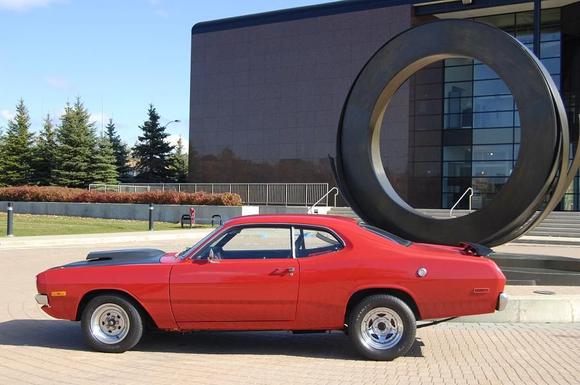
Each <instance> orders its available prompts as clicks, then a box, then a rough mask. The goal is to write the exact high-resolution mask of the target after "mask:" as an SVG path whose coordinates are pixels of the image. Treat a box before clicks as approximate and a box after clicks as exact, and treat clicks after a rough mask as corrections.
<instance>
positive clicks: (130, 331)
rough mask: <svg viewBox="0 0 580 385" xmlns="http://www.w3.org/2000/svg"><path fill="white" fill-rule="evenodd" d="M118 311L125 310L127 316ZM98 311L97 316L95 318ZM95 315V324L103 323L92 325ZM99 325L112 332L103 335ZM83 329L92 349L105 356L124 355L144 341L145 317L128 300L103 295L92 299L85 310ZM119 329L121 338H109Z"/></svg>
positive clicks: (87, 342)
mask: <svg viewBox="0 0 580 385" xmlns="http://www.w3.org/2000/svg"><path fill="white" fill-rule="evenodd" d="M119 309H122V310H123V311H124V313H123V311H121V310H119ZM97 311H98V313H97V314H95V312H97ZM99 314H102V317H100V318H99V317H98V315H99ZM93 315H95V320H100V322H96V323H94V322H92V320H91V318H92V317H93ZM103 317H105V318H106V319H104V318H103ZM117 318H118V320H117ZM123 320H125V321H123ZM127 320H128V322H127ZM105 322H107V323H105ZM108 322H111V324H109V323H108ZM114 322H118V324H114ZM100 325H103V328H107V327H109V328H108V329H105V331H103V328H101V327H100ZM105 325H107V326H105ZM81 328H82V332H83V336H84V338H85V342H86V344H87V345H88V346H89V347H90V348H91V349H93V350H96V351H99V352H103V353H123V352H125V351H127V350H129V349H131V348H132V347H134V346H135V345H137V343H138V342H139V341H140V340H141V337H142V335H143V317H142V316H141V313H140V312H139V309H138V308H137V307H136V306H135V305H134V304H133V303H132V302H131V301H130V300H128V299H126V298H125V297H123V296H120V295H115V294H109V295H100V296H98V297H95V298H93V299H91V300H90V301H89V303H88V304H87V305H86V306H85V308H84V309H83V313H82V315H81ZM117 328H118V329H119V330H120V331H119V333H121V334H118V335H117V336H115V335H111V334H109V333H117V330H118V329H117ZM104 340H106V341H108V342H104Z"/></svg>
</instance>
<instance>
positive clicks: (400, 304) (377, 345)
mask: <svg viewBox="0 0 580 385" xmlns="http://www.w3.org/2000/svg"><path fill="white" fill-rule="evenodd" d="M416 330H417V326H416V322H415V316H414V314H413V312H412V311H411V309H410V308H409V306H408V305H407V304H406V303H405V302H404V301H402V300H401V299H399V298H397V297H393V296H390V295H382V294H381V295H373V296H370V297H367V298H365V299H363V300H362V301H360V302H359V303H358V304H357V305H356V306H355V307H354V308H353V309H352V311H351V313H350V316H349V323H348V332H349V333H348V334H349V336H350V338H351V340H352V342H353V344H354V346H355V347H356V349H357V350H358V351H359V352H360V353H361V354H362V355H363V356H365V357H366V358H369V359H372V360H381V361H390V360H393V359H395V358H397V357H399V356H401V355H403V354H405V353H407V352H408V351H409V349H410V348H411V346H412V345H413V342H415V333H416Z"/></svg>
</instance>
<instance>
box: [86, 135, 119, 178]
mask: <svg viewBox="0 0 580 385" xmlns="http://www.w3.org/2000/svg"><path fill="white" fill-rule="evenodd" d="M118 176H119V174H118V173H117V165H116V162H115V153H114V152H113V146H112V145H111V142H110V141H109V139H108V138H107V136H105V135H103V136H101V137H100V138H99V139H98V140H97V147H96V150H95V152H94V156H93V162H92V182H93V183H107V184H116V183H117V177H118Z"/></svg>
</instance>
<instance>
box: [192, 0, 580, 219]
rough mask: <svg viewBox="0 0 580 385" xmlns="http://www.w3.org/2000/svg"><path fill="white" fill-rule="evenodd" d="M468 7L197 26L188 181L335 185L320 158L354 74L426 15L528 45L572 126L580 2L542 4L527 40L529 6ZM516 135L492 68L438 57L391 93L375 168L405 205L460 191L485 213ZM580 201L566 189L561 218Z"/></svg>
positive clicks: (325, 13) (436, 5) (385, 1)
mask: <svg viewBox="0 0 580 385" xmlns="http://www.w3.org/2000/svg"><path fill="white" fill-rule="evenodd" d="M464 2H465V3H470V4H464V3H463V2H462V1H441V2H423V3H421V2H418V1H413V0H358V1H339V2H335V3H329V4H322V5H319V6H310V7H302V8H295V9H289V10H282V11H277V12H269V13H264V14H257V15H249V16H242V17H238V18H232V19H224V20H217V21H209V22H203V23H199V24H196V25H195V26H194V27H193V29H192V56H191V101H190V103H191V104H190V154H191V155H190V170H191V171H190V175H189V179H190V181H191V182H227V183H234V182H254V183H262V182H282V183H285V182H328V183H334V179H333V176H332V172H331V168H330V163H329V161H328V156H329V155H330V156H334V153H335V140H336V130H337V126H338V122H339V118H340V112H341V109H342V105H343V103H344V100H345V98H346V96H347V93H348V91H349V88H350V86H351V84H352V82H353V80H354V79H355V77H356V75H357V74H358V72H359V71H360V70H361V68H362V66H363V65H364V64H365V62H366V61H367V60H368V59H369V58H370V57H371V55H372V54H373V53H374V52H375V51H376V50H377V49H378V48H379V47H380V46H382V45H383V44H384V43H386V42H387V41H388V40H389V39H390V38H391V37H393V36H394V35H396V34H398V33H399V32H402V31H404V30H406V29H408V28H410V27H412V26H413V25H417V24H420V23H425V22H429V21H430V20H433V19H436V18H470V19H476V20H479V21H483V22H487V23H490V24H493V25H495V26H497V27H499V28H502V29H504V30H505V31H507V32H509V33H511V34H512V35H514V36H515V37H516V38H518V39H519V40H520V41H521V42H522V43H524V44H526V45H528V46H529V47H530V49H532V47H533V43H534V38H537V39H538V43H539V45H538V47H539V49H540V52H539V54H540V57H541V59H542V61H543V63H544V65H545V66H546V68H547V69H548V70H549V72H550V74H551V75H552V77H553V79H554V80H555V82H556V83H557V85H558V86H559V87H560V90H561V93H562V96H563V98H564V100H565V103H566V105H567V108H568V110H569V119H570V124H571V126H572V127H573V128H575V129H576V130H577V129H578V114H579V113H580V111H579V107H578V101H577V100H578V94H579V92H580V2H578V1H566V0H549V1H544V2H543V6H542V7H543V8H542V13H541V19H540V24H541V29H540V32H541V33H540V34H539V35H537V36H536V37H535V35H534V21H535V19H534V13H533V2H529V1H527V2H526V1H517V0H515V1H514V0H511V1H500V0H473V2H471V1H465V0H464ZM409 49H412V47H409ZM519 136H520V126H519V118H518V112H517V106H516V105H515V102H514V100H513V98H512V96H511V94H510V91H509V89H507V87H506V86H505V84H504V83H503V81H502V80H501V79H499V78H498V76H497V75H496V74H495V72H494V71H493V70H492V69H491V68H489V67H487V66H486V65H484V64H482V63H480V62H478V61H476V60H466V59H453V60H446V61H444V62H443V61H442V62H440V63H436V64H435V65H432V66H430V67H428V68H425V69H424V70H422V71H421V72H419V73H417V74H416V75H415V76H414V77H412V78H411V79H409V81H407V83H406V84H405V85H404V86H403V87H402V88H401V89H400V90H399V91H398V93H397V95H396V97H395V99H394V100H393V102H392V103H391V105H390V106H389V108H388V110H387V113H386V114H385V117H384V120H383V129H382V131H381V138H382V142H383V146H382V150H383V151H382V158H383V163H384V166H385V168H386V170H387V173H388V175H389V178H390V179H391V180H393V181H394V184H395V185H396V188H397V191H398V192H399V194H400V195H401V196H403V197H404V198H405V199H406V200H407V201H408V202H409V203H410V204H411V205H412V206H414V207H423V208H439V207H450V205H452V204H453V202H455V200H456V199H457V198H458V197H459V195H461V194H462V193H463V191H465V189H466V188H467V187H470V186H472V187H473V188H474V189H475V191H476V196H475V201H474V203H475V206H476V207H477V206H479V207H481V206H482V205H485V204H486V202H488V201H490V200H491V199H492V198H493V196H494V194H495V193H496V192H497V191H498V190H499V189H500V188H501V186H502V185H503V184H504V183H505V181H506V180H507V179H508V178H509V175H510V173H511V171H512V169H513V166H514V164H515V163H516V162H517V154H518V149H519ZM573 139H574V138H573ZM575 140H577V138H575ZM577 179H578V178H577ZM578 191H579V189H578V180H576V182H575V183H574V185H573V186H572V187H571V189H570V191H569V194H567V195H566V198H565V199H564V200H563V202H562V205H561V209H565V210H578V207H579V205H578V203H579V198H578Z"/></svg>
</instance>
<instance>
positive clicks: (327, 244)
mask: <svg viewBox="0 0 580 385" xmlns="http://www.w3.org/2000/svg"><path fill="white" fill-rule="evenodd" d="M294 245H295V247H296V257H298V258H305V257H311V256H315V255H320V254H325V253H332V252H334V251H338V250H340V249H342V248H343V247H344V246H343V244H342V242H341V241H340V240H338V239H337V238H336V236H335V235H334V234H332V233H331V232H329V231H326V230H322V229H315V228H312V229H311V228H295V229H294Z"/></svg>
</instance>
